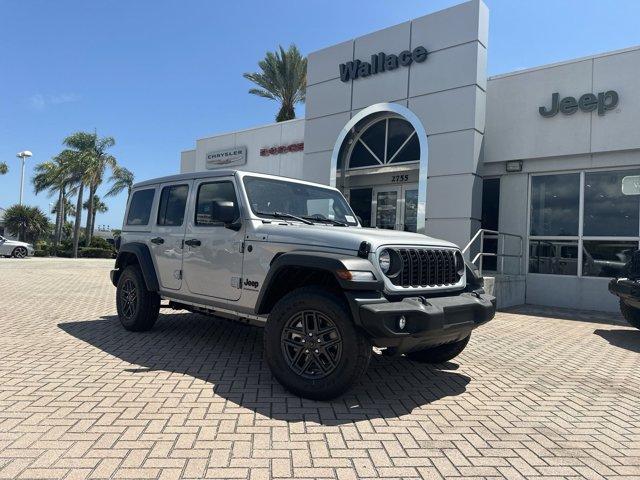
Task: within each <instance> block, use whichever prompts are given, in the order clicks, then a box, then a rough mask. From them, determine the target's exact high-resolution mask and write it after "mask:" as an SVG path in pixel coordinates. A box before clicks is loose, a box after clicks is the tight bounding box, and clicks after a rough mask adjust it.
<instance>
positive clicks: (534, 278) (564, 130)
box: [481, 47, 640, 312]
mask: <svg viewBox="0 0 640 480" xmlns="http://www.w3.org/2000/svg"><path fill="white" fill-rule="evenodd" d="M638 72H640V47H634V48H630V49H626V50H622V51H617V52H610V53H606V54H602V55H595V56H592V57H588V58H581V59H576V60H572V61H568V62H563V63H560V64H554V65H548V66H543V67H539V68H534V69H529V70H524V71H521V72H514V73H510V74H506V75H500V76H498V77H493V78H490V79H489V80H488V82H487V118H486V132H485V139H484V140H485V142H484V158H483V161H484V163H483V166H482V168H481V173H482V174H483V175H500V176H501V193H500V219H499V228H500V230H501V231H504V232H509V233H515V234H518V235H522V236H523V237H524V239H525V253H526V252H527V248H528V234H529V225H528V222H527V221H528V212H529V181H530V176H531V174H535V173H562V172H569V171H580V170H593V169H610V170H615V169H620V168H625V167H631V166H640V135H637V134H633V133H632V132H631V130H633V129H635V130H636V131H637V125H639V124H640V95H638V87H639V86H640V84H639V83H638V80H637V74H638ZM608 90H615V91H617V92H618V94H619V103H618V106H617V107H616V108H615V109H613V110H609V111H607V112H606V113H605V115H598V114H597V112H590V113H589V112H583V111H580V110H578V111H577V112H575V113H574V114H572V115H565V114H562V113H558V114H557V115H556V116H554V117H550V118H545V117H542V116H541V115H540V113H539V112H538V108H539V107H540V106H541V105H544V106H548V105H550V102H551V94H552V93H554V92H558V93H560V97H561V98H562V97H566V96H573V97H575V98H579V97H580V96H581V95H582V94H585V93H594V94H596V95H597V94H598V93H599V92H604V91H608ZM509 160H521V161H522V163H523V170H522V172H521V173H515V174H513V173H511V174H509V173H506V172H505V162H506V161H509ZM523 268H524V271H525V272H526V271H527V265H526V264H523ZM608 281H609V280H608V279H606V278H595V277H578V276H563V275H546V274H527V275H526V302H527V303H532V304H537V305H549V306H560V307H567V308H575V309H587V310H604V311H612V312H614V311H617V310H618V302H617V297H615V296H613V295H611V294H610V293H609V292H608V289H607V284H608Z"/></svg>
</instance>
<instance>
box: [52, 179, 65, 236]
mask: <svg viewBox="0 0 640 480" xmlns="http://www.w3.org/2000/svg"><path fill="white" fill-rule="evenodd" d="M63 199H64V190H63V189H62V187H60V190H58V208H56V230H55V232H54V233H53V246H54V247H57V246H58V242H59V241H60V237H59V235H58V234H59V232H60V228H61V225H62V204H63Z"/></svg>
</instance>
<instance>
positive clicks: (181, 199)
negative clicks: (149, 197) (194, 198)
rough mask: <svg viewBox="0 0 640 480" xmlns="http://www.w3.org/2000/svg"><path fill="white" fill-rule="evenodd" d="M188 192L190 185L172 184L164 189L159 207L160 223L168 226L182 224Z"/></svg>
mask: <svg viewBox="0 0 640 480" xmlns="http://www.w3.org/2000/svg"><path fill="white" fill-rule="evenodd" d="M188 193H189V186H188V185H172V186H170V187H164V188H163V189H162V193H161V194H160V206H159V207H158V225H163V226H166V227H179V226H180V225H182V221H183V220H184V209H185V207H186V205H187V194H188Z"/></svg>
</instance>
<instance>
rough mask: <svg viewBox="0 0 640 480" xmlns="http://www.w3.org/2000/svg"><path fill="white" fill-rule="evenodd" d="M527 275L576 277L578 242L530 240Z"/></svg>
mask: <svg viewBox="0 0 640 480" xmlns="http://www.w3.org/2000/svg"><path fill="white" fill-rule="evenodd" d="M529 273H547V274H552V275H577V274H578V242H577V241H560V240H531V241H530V242H529Z"/></svg>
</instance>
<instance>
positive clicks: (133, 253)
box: [111, 170, 495, 399]
mask: <svg viewBox="0 0 640 480" xmlns="http://www.w3.org/2000/svg"><path fill="white" fill-rule="evenodd" d="M117 243H118V248H119V250H118V257H117V259H116V264H115V269H114V270H112V272H111V280H112V282H113V285H114V286H116V287H117V295H116V302H117V309H118V316H119V318H120V321H121V322H122V325H123V326H124V328H126V329H127V330H131V331H144V330H149V329H150V328H151V327H153V324H154V323H155V321H156V319H157V318H158V311H159V309H160V299H161V298H163V299H166V300H168V302H169V304H168V305H169V307H171V308H174V309H186V310H190V311H193V312H198V313H204V314H211V315H217V316H222V317H227V318H233V319H237V320H240V321H245V322H249V323H252V324H256V325H261V326H264V327H265V331H264V352H265V358H266V361H267V363H268V364H269V366H270V368H271V371H272V372H273V375H274V376H275V377H276V379H277V380H278V381H279V382H280V383H281V384H282V385H284V387H285V388H287V389H288V390H290V391H292V392H294V393H296V394H298V395H301V396H303V397H308V398H314V399H329V398H333V397H336V396H338V395H340V394H342V393H343V392H345V391H346V390H347V389H348V388H349V387H350V386H351V385H352V384H353V383H354V382H356V381H357V380H358V378H360V376H361V375H362V374H363V373H364V372H365V371H366V369H367V365H368V364H369V360H370V358H371V353H372V346H376V347H379V348H383V349H385V350H384V351H385V353H387V354H403V353H404V354H406V355H407V356H408V357H409V358H411V359H413V360H416V361H421V362H430V363H440V362H445V361H448V360H451V359H452V358H454V357H455V356H457V355H458V354H460V352H462V350H463V349H464V348H465V346H466V345H467V342H468V341H469V338H470V336H471V331H472V330H473V329H474V328H476V327H477V326H479V325H481V324H483V323H485V322H487V321H489V320H491V319H492V318H493V316H494V313H495V298H494V297H492V296H489V295H486V294H485V293H484V290H483V281H482V278H481V277H479V276H478V275H477V273H476V270H474V269H473V268H471V267H470V266H469V265H468V264H466V263H465V261H464V259H463V257H462V254H461V253H460V250H459V249H458V248H457V247H456V246H455V245H453V244H451V243H449V242H445V241H442V240H436V239H434V238H430V237H427V236H424V235H420V234H416V233H407V232H398V231H392V230H376V229H370V228H362V227H361V226H360V224H359V222H358V219H357V217H356V216H355V214H354V213H353V211H352V210H351V208H350V207H349V204H348V203H347V201H346V200H345V198H344V197H343V196H342V194H341V193H340V192H339V191H338V190H336V189H335V188H330V187H327V186H324V185H318V184H314V183H309V182H303V181H298V180H292V179H287V178H282V177H275V176H270V175H260V174H256V173H248V172H239V171H230V170H218V171H212V172H203V173H192V174H184V175H176V176H172V177H165V178H159V179H155V180H150V181H147V182H142V183H139V184H137V185H135V186H134V188H133V191H132V194H131V196H130V198H129V202H128V205H127V212H126V215H125V221H124V224H123V227H122V235H121V237H120V239H119V241H118V242H117Z"/></svg>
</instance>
